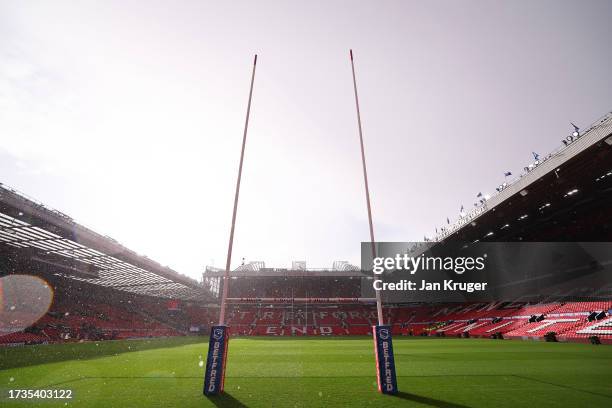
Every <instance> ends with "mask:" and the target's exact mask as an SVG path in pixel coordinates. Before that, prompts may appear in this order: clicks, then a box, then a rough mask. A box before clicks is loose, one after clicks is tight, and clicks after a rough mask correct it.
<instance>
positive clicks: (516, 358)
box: [0, 337, 612, 408]
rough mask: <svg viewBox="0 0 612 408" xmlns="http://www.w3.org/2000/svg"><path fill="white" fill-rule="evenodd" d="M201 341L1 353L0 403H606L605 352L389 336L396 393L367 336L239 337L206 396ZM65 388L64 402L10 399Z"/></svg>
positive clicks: (611, 385) (609, 386) (609, 384)
mask: <svg viewBox="0 0 612 408" xmlns="http://www.w3.org/2000/svg"><path fill="white" fill-rule="evenodd" d="M203 340H204V339H202V338H199V339H198V338H175V339H157V340H132V341H112V342H100V343H82V344H60V345H47V346H30V347H20V348H0V393H1V394H0V407H7V408H8V407H35V406H40V407H66V406H68V407H104V408H109V407H117V408H120V407H136V408H139V407H181V408H187V407H215V406H216V407H234V406H235V407H245V406H246V407H266V408H267V407H347V406H350V407H396V406H397V407H399V406H401V407H411V406H414V407H451V408H461V407H611V406H612V347H610V346H591V345H587V344H564V343H542V342H530V341H507V340H504V341H500V340H488V339H487V340H485V339H420V338H413V339H409V338H400V337H397V338H395V339H394V347H395V358H396V361H397V374H398V384H399V388H400V391H401V393H400V394H399V395H398V396H385V395H381V394H379V393H378V392H377V391H376V385H375V381H376V378H375V370H374V355H373V345H372V340H371V339H370V338H363V337H362V338H341V339H338V338H326V339H320V338H299V339H292V338H248V339H247V338H234V339H232V340H230V345H229V347H230V348H229V357H228V368H227V377H226V382H225V390H226V393H225V395H223V396H220V397H214V398H206V397H204V396H203V395H202V383H203V372H204V368H203V366H201V364H200V361H204V360H205V359H206V351H207V347H208V345H207V343H206V342H203ZM10 389H70V390H73V398H72V399H71V400H56V401H49V400H19V401H18V400H11V399H8V392H9V390H10Z"/></svg>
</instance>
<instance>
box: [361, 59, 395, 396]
mask: <svg viewBox="0 0 612 408" xmlns="http://www.w3.org/2000/svg"><path fill="white" fill-rule="evenodd" d="M350 56H351V71H352V73H353V89H354V91H355V107H356V109H357V127H358V129H359V145H360V146H361V164H362V167H363V182H364V185H365V196H366V204H367V207H368V223H369V226H370V246H371V247H372V261H374V259H375V258H376V241H375V239H374V223H373V222H372V205H371V203H370V188H369V185H368V170H367V167H366V159H365V149H364V147H363V131H362V129H361V112H360V111H359V96H358V95H357V79H356V78H355V61H354V59H353V50H350ZM375 292H376V313H377V315H378V325H376V326H374V327H373V328H372V334H373V338H374V356H375V357H376V380H377V384H378V391H379V392H382V393H383V394H396V393H397V392H398V388H397V379H396V375H395V359H394V356H393V344H392V341H391V331H392V330H391V329H392V328H391V326H385V325H384V324H385V322H384V318H383V311H382V301H381V296H380V290H375Z"/></svg>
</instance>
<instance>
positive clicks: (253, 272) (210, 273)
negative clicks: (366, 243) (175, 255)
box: [204, 261, 363, 278]
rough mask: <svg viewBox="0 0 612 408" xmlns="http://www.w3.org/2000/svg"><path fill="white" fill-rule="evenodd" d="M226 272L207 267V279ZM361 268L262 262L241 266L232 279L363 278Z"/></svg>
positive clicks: (344, 264)
mask: <svg viewBox="0 0 612 408" xmlns="http://www.w3.org/2000/svg"><path fill="white" fill-rule="evenodd" d="M224 273H225V271H224V270H223V269H221V268H215V267H211V266H207V267H206V271H205V272H204V277H205V278H218V277H222V276H223V274H224ZM362 275H363V274H362V272H361V268H360V267H358V266H355V265H352V264H350V263H349V262H346V261H335V262H334V264H333V266H332V267H331V268H306V262H303V261H299V262H293V264H292V265H291V268H266V266H265V263H264V262H261V261H257V262H250V263H247V264H244V265H240V266H239V267H238V268H236V269H234V270H233V271H232V272H231V273H230V276H231V277H244V276H247V277H262V276H267V277H288V276H292V277H298V276H309V277H314V276H328V277H334V276H335V277H339V276H362Z"/></svg>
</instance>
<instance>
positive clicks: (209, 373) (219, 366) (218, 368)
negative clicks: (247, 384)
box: [204, 54, 257, 395]
mask: <svg viewBox="0 0 612 408" xmlns="http://www.w3.org/2000/svg"><path fill="white" fill-rule="evenodd" d="M256 67H257V54H255V58H254V59H253V71H252V73H251V86H250V88H249V102H248V104H247V111H246V118H245V121H244V132H243V135H242V148H241V150H240V164H239V165H238V178H237V179H236V192H235V194H234V210H233V212H232V226H231V229H230V236H229V244H228V247H227V260H226V262H225V271H224V273H223V288H222V292H221V307H220V310H219V324H218V325H217V326H213V327H212V328H211V330H210V341H209V343H208V356H207V359H206V371H205V374H204V394H205V395H217V394H220V393H222V392H223V386H224V382H225V363H226V359H227V348H228V339H229V328H228V327H227V326H226V325H225V309H226V302H227V295H228V291H229V282H230V280H229V273H230V267H231V263H232V249H233V246H234V230H235V227H236V213H237V212H238V197H239V195H240V179H241V178H242V164H243V162H244V150H245V147H246V139H247V131H248V128H249V116H250V114H251V101H252V99H253V84H254V82H255V68H256Z"/></svg>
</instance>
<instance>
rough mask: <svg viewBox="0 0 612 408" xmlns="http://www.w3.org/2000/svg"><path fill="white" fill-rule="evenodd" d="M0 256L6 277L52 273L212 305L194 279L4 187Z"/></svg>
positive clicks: (0, 197) (0, 194)
mask: <svg viewBox="0 0 612 408" xmlns="http://www.w3.org/2000/svg"><path fill="white" fill-rule="evenodd" d="M0 254H1V255H2V258H3V260H4V264H2V263H0V266H2V268H1V269H0V275H2V274H5V273H7V272H8V273H15V272H17V273H24V271H25V272H26V273H37V274H45V273H46V274H54V275H57V276H61V277H65V278H70V279H75V280H80V281H85V282H89V283H93V284H96V285H100V286H105V287H109V288H114V289H117V290H122V291H127V292H132V293H137V294H142V295H150V296H158V297H164V298H175V299H185V300H199V301H209V300H212V297H211V295H210V293H209V292H208V290H207V289H205V288H204V287H203V286H202V285H200V284H199V283H198V282H197V281H195V280H194V279H191V278H189V277H187V276H184V275H181V274H179V273H177V272H176V271H174V270H172V269H170V268H169V267H166V266H162V265H160V264H158V263H157V262H155V261H153V260H151V259H149V258H147V257H146V256H143V255H139V254H137V253H135V252H134V251H131V250H129V249H128V248H126V247H124V246H123V245H121V244H119V243H118V242H117V241H115V240H114V239H112V238H110V237H107V236H102V235H100V234H98V233H96V232H94V231H92V230H90V229H88V228H86V227H84V226H82V225H80V224H78V223H76V222H75V221H74V220H73V219H72V218H70V217H69V216H67V215H65V214H63V213H61V212H59V211H57V210H53V209H50V208H47V207H46V206H44V205H43V204H42V203H39V202H37V201H35V200H33V199H31V198H29V197H27V196H25V195H24V194H22V193H20V192H18V191H16V190H14V189H12V188H9V187H7V186H5V185H3V184H1V183H0ZM3 269H5V270H3Z"/></svg>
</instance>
